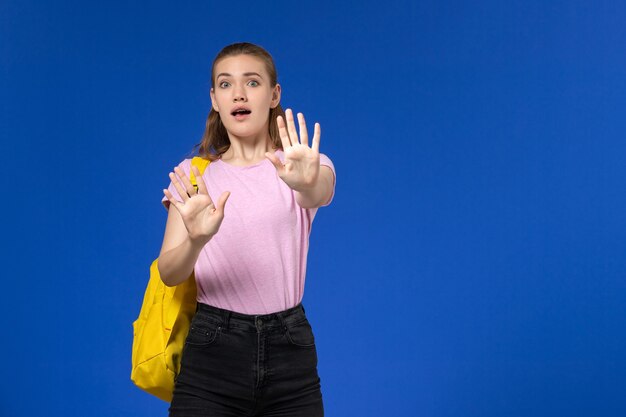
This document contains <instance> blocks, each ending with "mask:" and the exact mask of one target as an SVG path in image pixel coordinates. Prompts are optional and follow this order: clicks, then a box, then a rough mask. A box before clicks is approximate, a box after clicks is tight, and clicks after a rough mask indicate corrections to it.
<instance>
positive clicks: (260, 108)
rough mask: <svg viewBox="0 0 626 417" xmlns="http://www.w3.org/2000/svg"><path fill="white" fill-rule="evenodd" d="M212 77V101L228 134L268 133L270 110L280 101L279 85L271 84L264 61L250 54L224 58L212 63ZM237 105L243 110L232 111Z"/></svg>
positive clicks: (251, 134) (243, 135)
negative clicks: (215, 63)
mask: <svg viewBox="0 0 626 417" xmlns="http://www.w3.org/2000/svg"><path fill="white" fill-rule="evenodd" d="M215 76H216V79H215V87H214V88H212V89H211V101H212V104H213V109H214V110H215V111H216V112H218V113H219V114H220V119H221V120H222V123H223V124H224V127H226V130H227V131H228V134H229V136H231V137H232V136H233V135H234V136H236V137H237V138H246V137H252V136H257V135H259V134H260V133H267V132H268V129H269V113H270V109H271V108H274V107H276V106H277V105H278V103H279V102H280V85H279V84H277V85H276V86H275V87H274V88H272V87H271V85H270V79H269V75H268V74H267V71H266V70H265V64H264V63H263V61H261V60H260V59H258V58H256V57H253V56H250V55H236V56H231V57H227V58H223V59H221V60H220V61H219V62H218V63H217V65H216V66H215ZM238 108H243V109H244V110H245V111H244V113H242V114H236V113H233V112H234V111H236V110H237V109H238Z"/></svg>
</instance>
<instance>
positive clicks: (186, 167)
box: [161, 158, 191, 210]
mask: <svg viewBox="0 0 626 417" xmlns="http://www.w3.org/2000/svg"><path fill="white" fill-rule="evenodd" d="M178 168H180V169H182V170H183V172H184V173H185V175H186V176H187V178H189V173H190V171H191V159H189V158H187V159H185V160H183V161H181V163H180V164H178ZM170 172H174V171H173V170H172V171H170ZM167 189H168V190H169V192H170V193H172V195H173V196H174V198H176V200H177V201H179V202H181V203H182V202H183V199H182V198H181V197H180V194H179V193H178V190H177V189H176V187H174V183H173V182H172V181H170V184H169V185H168V187H167ZM161 192H163V191H161ZM161 204H163V207H165V210H169V208H170V204H171V203H170V200H169V199H168V198H167V196H166V195H165V194H163V198H162V199H161Z"/></svg>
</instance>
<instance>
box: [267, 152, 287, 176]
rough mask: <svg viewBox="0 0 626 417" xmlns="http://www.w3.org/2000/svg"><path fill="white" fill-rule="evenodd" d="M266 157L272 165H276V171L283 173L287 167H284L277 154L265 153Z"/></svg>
mask: <svg viewBox="0 0 626 417" xmlns="http://www.w3.org/2000/svg"><path fill="white" fill-rule="evenodd" d="M265 157H266V158H267V159H269V160H270V162H271V163H272V165H274V168H276V171H278V172H281V171H282V170H283V169H285V167H284V166H283V163H282V162H281V161H280V159H279V158H278V157H277V156H276V155H275V154H273V153H271V152H265Z"/></svg>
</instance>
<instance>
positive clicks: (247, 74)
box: [215, 72, 263, 80]
mask: <svg viewBox="0 0 626 417" xmlns="http://www.w3.org/2000/svg"><path fill="white" fill-rule="evenodd" d="M250 75H256V76H257V77H259V78H261V79H262V78H263V77H261V74H257V73H256V72H244V73H243V76H244V77H249V76H250ZM221 76H225V77H232V74H229V73H227V72H221V73H219V74H218V75H217V77H215V79H216V80H217V79H218V78H220V77H221Z"/></svg>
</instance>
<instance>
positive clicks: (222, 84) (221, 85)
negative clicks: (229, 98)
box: [220, 81, 228, 88]
mask: <svg viewBox="0 0 626 417" xmlns="http://www.w3.org/2000/svg"><path fill="white" fill-rule="evenodd" d="M224 84H228V81H222V82H221V83H220V88H224Z"/></svg>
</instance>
